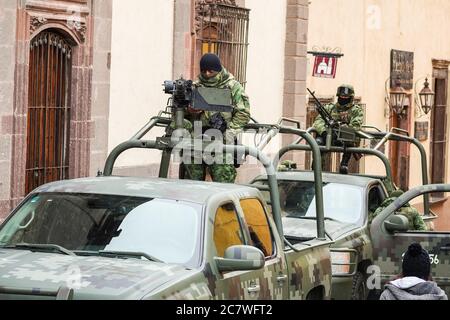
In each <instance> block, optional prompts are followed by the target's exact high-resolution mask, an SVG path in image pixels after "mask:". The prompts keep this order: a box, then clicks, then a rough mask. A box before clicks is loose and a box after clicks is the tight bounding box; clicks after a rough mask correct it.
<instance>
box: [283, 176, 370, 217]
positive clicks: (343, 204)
mask: <svg viewBox="0 0 450 320" xmlns="http://www.w3.org/2000/svg"><path fill="white" fill-rule="evenodd" d="M279 187H280V200H281V201H280V202H281V203H280V204H281V209H282V211H283V212H285V213H286V214H287V215H289V216H293V217H299V218H302V217H316V201H315V190H314V183H313V182H309V181H280V182H279ZM363 191H364V190H363V189H362V188H360V187H356V186H351V185H347V184H339V183H328V184H324V187H323V196H324V199H323V202H324V213H325V218H329V219H333V220H337V221H340V222H344V223H352V224H358V225H360V224H362V223H364V216H363V203H364V202H363V199H364V192H363Z"/></svg>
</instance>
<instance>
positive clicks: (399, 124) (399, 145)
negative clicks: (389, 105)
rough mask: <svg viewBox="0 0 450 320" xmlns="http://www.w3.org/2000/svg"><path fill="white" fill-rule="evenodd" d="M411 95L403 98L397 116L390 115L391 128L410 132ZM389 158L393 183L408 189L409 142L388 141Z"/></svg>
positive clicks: (404, 189) (405, 189)
mask: <svg viewBox="0 0 450 320" xmlns="http://www.w3.org/2000/svg"><path fill="white" fill-rule="evenodd" d="M410 101H411V97H410V96H409V97H408V98H407V99H405V106H404V107H405V108H404V112H403V113H402V114H401V115H400V116H398V115H396V114H392V115H391V128H400V129H403V130H406V131H408V132H410V121H411V112H410V110H411V102H410ZM389 160H390V163H391V167H392V174H393V176H394V183H395V184H396V185H397V186H398V187H399V188H400V189H402V190H403V191H407V190H409V167H410V165H409V162H410V144H409V143H407V142H398V141H392V142H390V150H389Z"/></svg>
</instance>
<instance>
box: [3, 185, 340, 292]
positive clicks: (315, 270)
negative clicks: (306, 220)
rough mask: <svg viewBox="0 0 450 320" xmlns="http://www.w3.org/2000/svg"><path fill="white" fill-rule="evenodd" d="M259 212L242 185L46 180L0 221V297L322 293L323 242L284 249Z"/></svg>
mask: <svg viewBox="0 0 450 320" xmlns="http://www.w3.org/2000/svg"><path fill="white" fill-rule="evenodd" d="M267 212H268V211H267V207H266V205H265V203H264V201H263V198H262V196H261V194H260V192H259V191H258V190H257V189H255V188H251V187H246V186H238V185H231V184H216V183H206V182H192V181H177V180H166V179H159V178H158V179H144V178H125V177H98V178H88V179H78V180H69V181H60V182H54V183H50V184H47V185H44V186H41V187H39V188H38V189H36V190H35V191H34V192H32V193H31V194H30V195H28V197H27V198H26V199H25V200H24V201H23V202H22V204H20V205H19V206H18V208H17V209H16V210H14V212H13V213H12V214H11V215H10V216H9V218H8V219H7V220H6V221H5V222H4V223H3V224H2V226H1V228H0V258H1V259H0V299H11V298H14V299H55V298H58V299H246V300H255V299H259V300H260V299H328V298H329V297H330V291H331V265H330V251H329V245H330V242H329V241H321V240H318V239H311V240H310V241H308V242H305V243H302V244H298V245H295V250H293V249H291V248H288V247H286V246H285V243H284V238H283V235H280V234H279V233H278V231H277V228H276V226H275V224H274V221H273V219H272V218H271V216H270V215H268V214H267Z"/></svg>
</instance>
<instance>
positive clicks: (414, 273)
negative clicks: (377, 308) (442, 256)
mask: <svg viewBox="0 0 450 320" xmlns="http://www.w3.org/2000/svg"><path fill="white" fill-rule="evenodd" d="M380 300H448V298H447V295H446V294H445V292H444V291H443V290H442V289H441V288H439V287H438V285H437V284H436V282H433V281H432V280H431V264H430V257H429V255H428V252H427V251H426V250H425V249H423V248H422V246H421V245H420V244H418V243H413V244H411V245H410V246H409V247H408V251H407V252H406V253H405V256H404V257H403V264H402V274H401V275H400V277H399V278H398V279H397V280H394V281H391V282H390V283H388V284H387V285H386V286H385V290H384V291H383V293H382V294H381V296H380Z"/></svg>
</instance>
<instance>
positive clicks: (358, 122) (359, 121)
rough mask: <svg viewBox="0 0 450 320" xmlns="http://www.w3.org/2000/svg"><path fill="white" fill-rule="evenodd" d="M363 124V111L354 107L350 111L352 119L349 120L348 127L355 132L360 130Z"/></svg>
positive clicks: (358, 107) (356, 106)
mask: <svg viewBox="0 0 450 320" xmlns="http://www.w3.org/2000/svg"><path fill="white" fill-rule="evenodd" d="M363 122H364V112H363V109H362V108H361V107H360V106H358V105H355V106H354V107H353V109H352V118H351V120H350V126H351V127H352V128H353V129H355V130H360V129H361V126H362V125H363Z"/></svg>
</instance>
